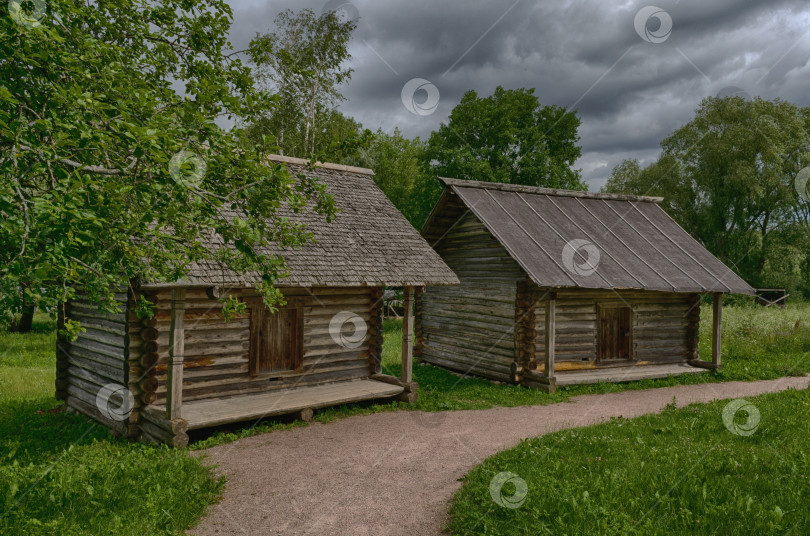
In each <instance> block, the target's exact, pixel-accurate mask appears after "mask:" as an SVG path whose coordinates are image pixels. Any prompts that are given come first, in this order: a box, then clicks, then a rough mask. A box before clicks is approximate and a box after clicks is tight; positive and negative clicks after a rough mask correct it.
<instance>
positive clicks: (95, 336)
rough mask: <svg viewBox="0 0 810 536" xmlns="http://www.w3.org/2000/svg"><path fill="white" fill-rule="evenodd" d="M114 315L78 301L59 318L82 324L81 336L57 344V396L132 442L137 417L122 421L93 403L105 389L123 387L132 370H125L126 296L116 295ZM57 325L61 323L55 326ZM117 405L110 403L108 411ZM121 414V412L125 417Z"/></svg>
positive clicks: (127, 338) (132, 414)
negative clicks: (60, 396)
mask: <svg viewBox="0 0 810 536" xmlns="http://www.w3.org/2000/svg"><path fill="white" fill-rule="evenodd" d="M115 297H116V300H117V301H118V302H119V304H120V306H119V309H118V311H116V312H114V313H108V312H103V311H99V309H98V307H97V306H96V305H94V304H93V303H91V302H90V301H88V300H87V299H85V298H83V297H80V298H79V299H77V300H74V301H71V302H70V303H68V304H66V305H65V311H64V318H65V319H71V320H73V321H77V322H80V323H81V326H82V328H84V332H83V333H81V334H80V335H79V336H78V337H77V339H76V340H75V341H72V342H69V341H67V340H64V339H61V338H60V339H59V340H58V341H57V353H58V355H57V386H56V387H57V394H60V395H62V396H64V399H65V402H66V403H67V405H68V406H70V407H72V408H74V409H76V410H77V411H79V412H81V413H83V414H85V415H87V416H89V417H91V418H93V419H95V420H97V421H99V422H101V423H102V424H104V425H105V426H108V427H109V428H110V429H111V430H113V431H114V432H115V433H118V434H120V435H124V436H128V437H134V436H135V435H137V433H138V429H137V425H136V422H137V418H138V415H137V411H135V410H133V411H132V412H131V413H129V414H128V415H123V417H124V418H123V419H121V418H119V417H117V416H113V418H112V419H111V418H110V413H109V412H107V413H104V412H102V411H100V410H99V407H98V405H97V403H96V402H97V397H98V395H99V392H100V391H101V390H102V389H103V388H104V387H105V386H120V387H121V388H124V387H127V386H128V382H129V380H130V377H131V376H133V375H135V374H137V373H138V371H137V370H130V366H129V353H128V348H129V335H128V329H129V325H128V316H127V309H128V301H129V299H130V296H129V295H128V293H126V292H121V293H119V294H116V296H115ZM60 322H61V321H60ZM120 401H121V399H119V398H116V397H114V398H113V399H112V400H111V403H112V408H113V409H117V407H118V406H120V404H119V403H117V402H120ZM124 413H126V411H125V412H124Z"/></svg>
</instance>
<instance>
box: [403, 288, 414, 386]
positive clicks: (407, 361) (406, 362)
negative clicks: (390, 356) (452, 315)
mask: <svg viewBox="0 0 810 536" xmlns="http://www.w3.org/2000/svg"><path fill="white" fill-rule="evenodd" d="M403 295H404V300H403V302H402V306H403V315H404V316H403V317H402V374H401V376H402V381H403V382H405V383H411V382H412V381H413V287H405V288H404V290H403Z"/></svg>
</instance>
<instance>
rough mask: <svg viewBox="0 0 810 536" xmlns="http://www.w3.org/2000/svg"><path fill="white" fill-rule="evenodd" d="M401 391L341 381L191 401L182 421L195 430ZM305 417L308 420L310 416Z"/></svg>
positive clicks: (382, 384) (366, 382)
mask: <svg viewBox="0 0 810 536" xmlns="http://www.w3.org/2000/svg"><path fill="white" fill-rule="evenodd" d="M404 391H405V388H404V387H402V386H401V385H394V384H392V383H385V382H382V381H377V380H370V379H369V380H354V381H342V382H335V383H327V384H324V385H315V386H311V387H297V388H294V389H282V390H278V391H270V392H264V393H261V392H260V393H252V394H246V395H234V396H229V397H223V398H205V399H202V400H192V401H188V402H184V403H183V414H182V418H183V419H184V420H185V421H186V422H187V423H188V430H196V429H199V428H208V427H211V426H219V425H221V424H228V423H232V422H242V421H251V420H257V419H263V418H265V417H272V416H276V415H286V414H289V413H301V412H307V411H309V410H314V409H318V408H325V407H328V406H336V405H340V404H350V403H352V402H361V401H364V400H376V399H382V398H390V397H395V396H399V395H401V394H402V393H403V392H404ZM155 409H156V410H158V411H160V412H165V411H166V407H165V406H155ZM309 416H310V417H311V413H310V414H309Z"/></svg>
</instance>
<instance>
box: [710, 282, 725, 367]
mask: <svg viewBox="0 0 810 536" xmlns="http://www.w3.org/2000/svg"><path fill="white" fill-rule="evenodd" d="M722 324H723V295H722V294H720V293H719V292H715V293H714V299H713V303H712V368H714V369H715V370H720V367H721V366H722V364H721V360H720V342H721V338H722V331H723V327H722Z"/></svg>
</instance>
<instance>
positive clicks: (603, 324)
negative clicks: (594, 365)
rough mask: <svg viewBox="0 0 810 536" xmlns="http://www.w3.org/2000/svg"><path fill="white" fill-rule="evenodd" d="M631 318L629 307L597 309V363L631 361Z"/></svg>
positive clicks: (631, 313)
mask: <svg viewBox="0 0 810 536" xmlns="http://www.w3.org/2000/svg"><path fill="white" fill-rule="evenodd" d="M632 317H633V311H632V309H630V307H599V326H598V333H597V338H598V341H597V344H598V349H599V351H598V354H597V358H598V360H599V361H617V360H624V359H632V338H633V337H632V330H633V324H632Z"/></svg>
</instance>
